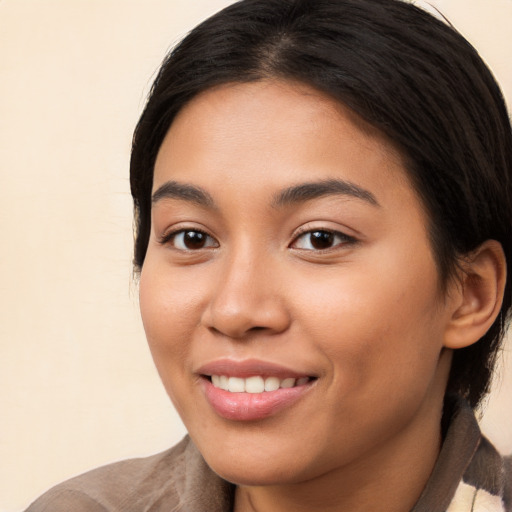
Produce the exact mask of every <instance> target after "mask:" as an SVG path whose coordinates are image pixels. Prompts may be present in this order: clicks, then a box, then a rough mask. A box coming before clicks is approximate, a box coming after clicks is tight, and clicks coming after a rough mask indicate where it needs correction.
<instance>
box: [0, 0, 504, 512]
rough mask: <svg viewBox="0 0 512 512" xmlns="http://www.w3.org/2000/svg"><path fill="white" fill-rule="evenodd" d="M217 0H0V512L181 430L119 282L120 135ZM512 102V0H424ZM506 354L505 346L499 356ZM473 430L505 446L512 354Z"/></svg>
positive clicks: (122, 234)
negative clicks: (170, 56) (167, 58)
mask: <svg viewBox="0 0 512 512" xmlns="http://www.w3.org/2000/svg"><path fill="white" fill-rule="evenodd" d="M229 3H231V2H230V1H229V0H193V1H192V0H150V1H147V0H146V1H143V0H0V76H1V78H0V234H1V238H0V243H1V249H0V261H1V269H2V277H1V279H0V315H1V317H0V408H1V409H0V511H2V512H13V511H17V510H21V509H22V508H24V507H25V506H26V505H28V503H29V502H30V501H31V500H32V499H33V498H35V497H36V496H37V495H38V494H40V493H41V492H43V491H44V490H46V489H47V488H48V487H49V486H51V485H53V484H55V483H57V482H58V481H60V480H63V479H65V478H68V477H70V476H72V475H75V474H77V473H80V472H83V471H85V470H87V469H89V468H91V467H94V466H98V465H100V464H104V463H107V462H110V461H114V460H118V459H122V458H126V457H133V456H140V455H147V454H150V453H153V452H156V451H159V450H162V449H164V448H166V447H168V446H170V445H171V444H173V443H174V442H175V441H176V440H177V439H178V438H179V437H180V436H181V435H183V433H184V429H183V427H182V425H181V424H180V422H179V420H178V418H177V416H176V414H175V413H174V411H173V410H172V407H171V405H170V404H169V401H168V399H167V397H166V396H165V393H164V391H163V389H162V387H161V385H160V383H159V381H158V378H157V375H156V372H155V371H154V369H153V366H152V361H151V359H150V356H149V352H148V350H147V348H146V345H145V341H144V334H143V331H142V328H141V322H140V320H139V315H138V306H137V290H136V286H135V285H134V284H132V281H131V262H130V260H131V254H132V247H131V243H132V234H131V202H130V196H129V187H128V161H129V150H130V138H131V132H132V129H133V127H134V124H135V122H136V120H137V117H138V115H139V113H140V111H141V109H142V106H143V104H144V98H145V95H146V94H147V92H148V88H149V85H150V78H151V77H152V76H153V75H154V72H155V70H156V69H157V67H158V64H159V63H160V61H161V59H162V58H163V56H164V54H165V52H166V50H167V49H168V48H169V47H170V46H171V45H172V44H173V43H175V42H176V41H177V40H178V39H179V38H180V37H181V36H183V35H184V34H185V33H186V31H187V30H188V29H190V28H191V27H192V26H194V25H195V24H196V23H197V22H198V21H200V20H201V19H203V18H204V17H206V16H207V15H209V14H210V13H212V12H214V11H216V10H217V9H218V8H220V7H223V6H225V5H227V4H229ZM433 3H434V4H436V5H438V6H439V7H440V8H441V9H442V10H443V12H444V13H445V14H446V15H447V16H448V17H449V18H450V19H451V20H452V22H453V23H454V24H455V26H457V27H458V28H459V29H460V30H461V32H463V33H464V34H465V35H466V36H467V37H468V38H469V39H470V40H471V41H472V42H473V43H474V44H475V46H477V48H479V49H480V51H481V54H482V55H483V57H484V58H485V59H486V60H487V61H488V63H489V64H490V66H491V67H492V69H493V70H494V72H495V74H496V76H497V77H498V79H499V81H500V82H501V84H502V86H503V88H504V91H505V94H506V95H507V97H508V99H509V103H510V102H512V99H511V98H512V69H511V65H510V62H512V38H511V36H510V23H511V21H512V0H438V1H437V2H433ZM509 350H510V349H509ZM508 366H509V367H508V369H507V370H506V371H505V372H504V374H505V376H506V378H505V379H504V380H503V381H502V384H501V387H499V388H498V389H497V391H496V392H495V394H494V395H493V399H492V400H491V402H490V404H489V407H488V412H487V414H486V417H485V420H484V423H485V426H484V428H485V430H486V431H487V432H488V433H489V434H490V436H491V437H492V438H493V439H494V440H495V442H496V444H497V445H498V446H499V447H500V448H501V449H503V450H506V451H512V429H511V428H510V425H511V424H512V399H511V394H512V358H509V363H508Z"/></svg>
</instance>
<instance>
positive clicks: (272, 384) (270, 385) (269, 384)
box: [265, 377, 281, 391]
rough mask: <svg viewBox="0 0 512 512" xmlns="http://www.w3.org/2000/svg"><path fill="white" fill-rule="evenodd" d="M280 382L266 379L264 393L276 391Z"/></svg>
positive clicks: (274, 379) (269, 378)
mask: <svg viewBox="0 0 512 512" xmlns="http://www.w3.org/2000/svg"><path fill="white" fill-rule="evenodd" d="M280 384H281V382H280V381H279V379H278V378H277V377H267V378H266V379H265V391H276V390H277V389H279V385H280Z"/></svg>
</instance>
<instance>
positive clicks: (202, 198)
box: [151, 181, 215, 209]
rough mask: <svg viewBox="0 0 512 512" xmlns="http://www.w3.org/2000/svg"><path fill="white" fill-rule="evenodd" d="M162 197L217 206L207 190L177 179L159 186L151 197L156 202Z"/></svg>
mask: <svg viewBox="0 0 512 512" xmlns="http://www.w3.org/2000/svg"><path fill="white" fill-rule="evenodd" d="M162 199H179V200H181V201H187V202H190V203H195V204H197V205H199V206H203V207H205V208H211V209H214V208H215V202H214V201H213V198H212V196H211V195H210V194H209V193H208V192H206V190H204V189H202V188H200V187H196V186H194V185H189V184H188V183H179V182H177V181H167V182H166V183H164V184H163V185H162V186H161V187H159V188H158V189H157V191H156V192H155V193H154V194H153V196H152V197H151V202H152V203H153V204H155V203H158V201H161V200H162Z"/></svg>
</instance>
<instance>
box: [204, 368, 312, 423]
mask: <svg viewBox="0 0 512 512" xmlns="http://www.w3.org/2000/svg"><path fill="white" fill-rule="evenodd" d="M201 380H202V384H203V390H204V392H205V395H206V399H207V400H208V402H209V404H210V405H211V406H212V408H213V409H214V411H215V412H216V413H217V414H218V415H219V416H221V417H222V418H225V419H228V420H235V421H256V420H261V419H264V418H268V417H269V416H272V415H274V414H277V413H278V412H280V411H282V410H283V409H286V408H288V407H290V406H291V405H293V404H294V403H296V402H297V401H298V400H300V399H301V398H302V397H303V396H304V394H305V393H307V392H308V391H309V389H311V385H312V382H310V383H308V384H305V385H302V386H295V387H293V388H281V389H277V390H276V391H265V392H263V393H231V392H230V391H225V390H223V389H220V388H216V387H215V386H214V385H213V384H212V383H211V381H210V380H208V379H206V378H203V379H201Z"/></svg>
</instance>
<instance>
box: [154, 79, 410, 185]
mask: <svg viewBox="0 0 512 512" xmlns="http://www.w3.org/2000/svg"><path fill="white" fill-rule="evenodd" d="M244 175H245V176H246V177H250V178H252V179H253V180H254V179H255V178H256V181H257V183H258V185H260V186H263V185H268V186H269V187H271V186H274V187H282V186H285V185H289V184H290V183H291V182H304V181H311V180H316V179H326V178H340V177H341V178H343V179H349V180H350V181H353V182H358V184H360V185H362V186H365V187H366V188H373V189H376V190H380V191H381V192H383V191H384V189H386V190H387V191H388V192H390V191H392V190H393V189H394V188H396V187H398V188H404V187H406V188H407V189H409V190H411V187H410V184H409V180H408V177H407V173H406V171H405V165H404V159H403V158H402V155H401V153H400V151H399V150H398V149H397V148H396V146H395V145H394V144H393V143H392V142H391V141H390V140H389V139H388V138H387V137H386V136H385V135H384V134H382V133H381V132H380V131H378V130H377V129H376V128H374V127H373V126H371V125H369V124H368V123H366V122H365V121H364V120H363V119H361V118H360V117H359V116H358V115H357V114H355V113H354V112H353V111H351V110H350V109H349V108H347V107H346V106H345V105H343V104H341V103H340V102H338V101H336V100H334V99H332V98H331V97H329V96H327V95H326V94H323V93H322V92H320V91H318V90H316V89H314V88H312V87H309V86H307V85H304V84H300V83H295V82H283V81H275V80H272V81H271V80H265V81H259V82H251V83H243V84H240V83H230V84H225V85H222V86H219V87H216V88H212V89H209V90H207V91H206V92H203V93H202V94H200V95H198V96H197V97H195V98H194V99H193V100H192V101H190V102H189V103H188V104H187V105H186V106H185V107H184V108H183V109H182V110H181V111H180V112H179V114H178V115H177V117H176V118H175V120H174V122H173V124H172V125H171V127H170V129H169V131H168V133H167V135H166V137H165V139H164V141H163V143H162V146H161V147H160V150H159V153H158V156H157V160H156V164H155V176H154V187H153V190H155V189H157V188H158V187H159V186H160V185H162V184H163V183H165V182H166V181H168V180H169V179H173V180H180V181H186V182H198V183H199V184H201V185H205V186H209V185H211V186H214V185H215V182H216V181H218V180H223V181H224V183H229V182H231V181H237V180H240V178H241V177H242V176H244ZM246 181H247V180H246ZM249 181H250V180H249ZM249 181H247V183H246V184H247V185H248V186H252V185H250V184H249ZM241 184H242V183H241ZM390 185H391V186H390ZM239 191H240V190H239Z"/></svg>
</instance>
